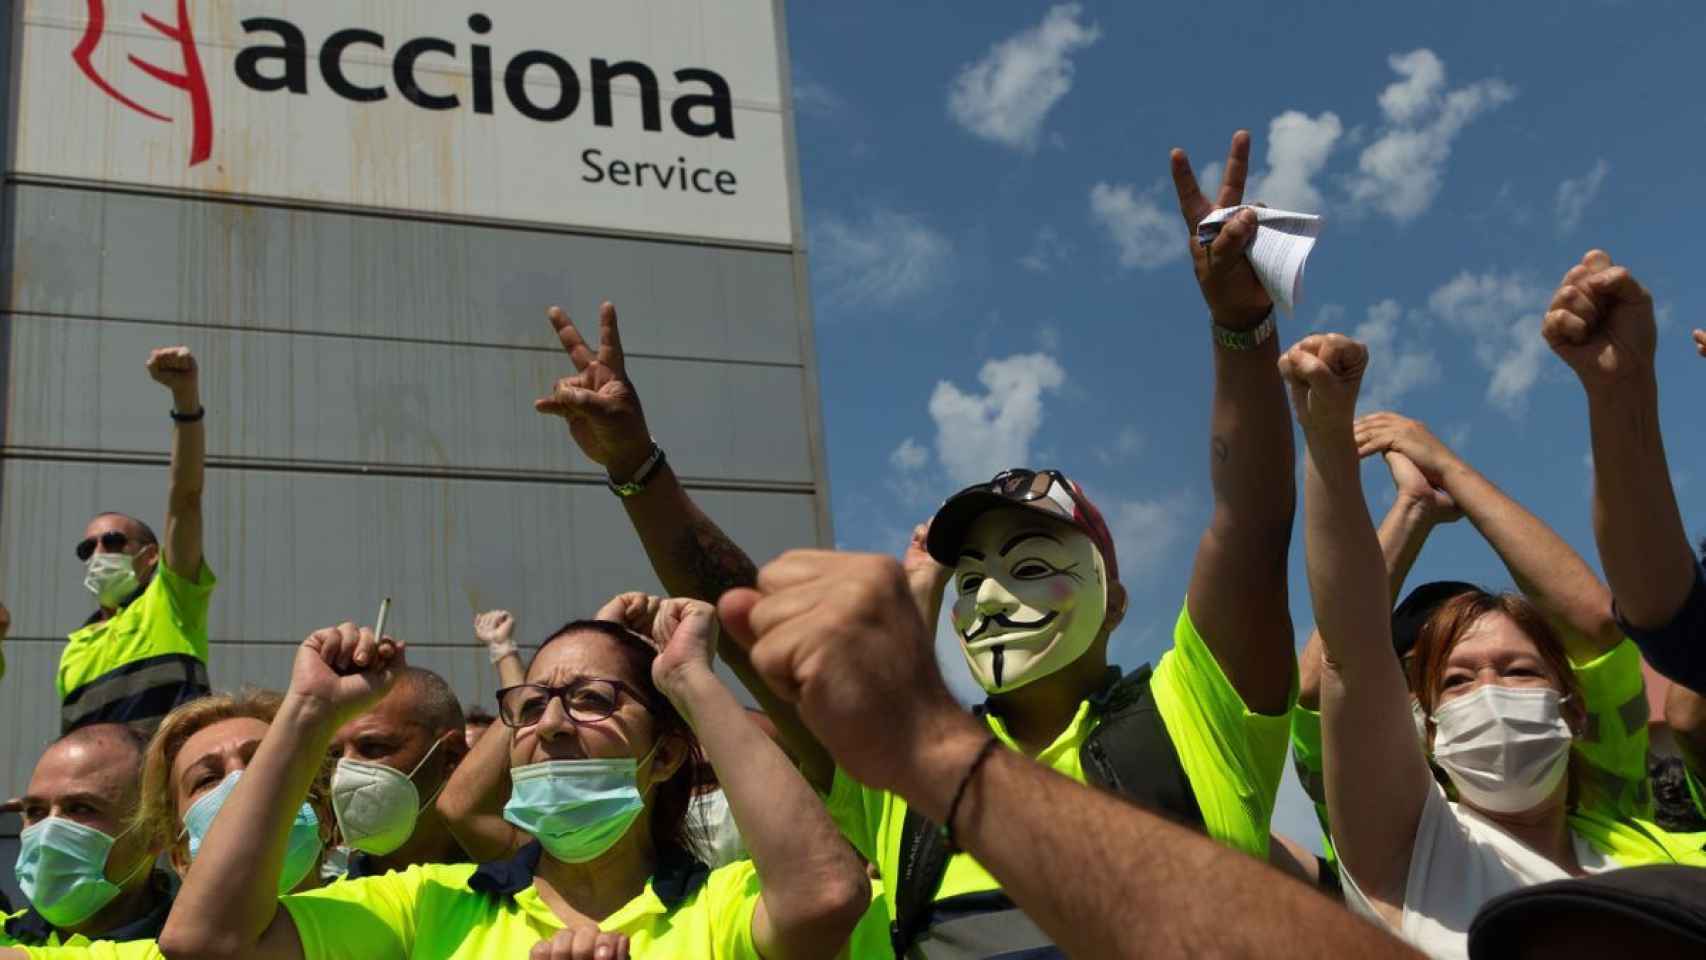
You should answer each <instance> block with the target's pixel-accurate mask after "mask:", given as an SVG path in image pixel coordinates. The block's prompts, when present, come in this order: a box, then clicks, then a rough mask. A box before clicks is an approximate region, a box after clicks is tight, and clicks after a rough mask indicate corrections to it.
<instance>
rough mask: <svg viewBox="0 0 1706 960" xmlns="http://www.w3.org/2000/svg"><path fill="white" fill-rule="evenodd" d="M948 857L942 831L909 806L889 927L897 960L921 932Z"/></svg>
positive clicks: (940, 882)
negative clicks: (891, 920)
mask: <svg viewBox="0 0 1706 960" xmlns="http://www.w3.org/2000/svg"><path fill="white" fill-rule="evenodd" d="M950 856H952V854H950V853H949V852H948V839H947V838H946V837H944V836H943V835H942V828H940V827H938V826H936V824H934V823H932V822H931V821H930V818H929V817H926V816H924V815H923V814H921V813H919V812H918V811H917V810H915V809H913V808H912V807H910V806H908V807H907V808H906V819H905V820H904V821H902V823H901V828H900V876H899V877H897V878H895V879H896V886H895V910H894V923H893V924H891V925H890V926H889V943H890V944H891V945H892V946H893V947H894V955H895V957H896V958H897V960H904V958H905V957H906V952H907V951H908V950H910V949H912V945H913V944H914V943H916V942H917V941H918V938H919V936H920V935H921V934H923V933H924V925H925V923H926V922H928V921H929V919H930V911H931V905H932V904H933V903H934V902H935V900H936V889H937V888H938V887H940V886H941V885H942V875H943V874H945V873H947V871H948V858H949V857H950Z"/></svg>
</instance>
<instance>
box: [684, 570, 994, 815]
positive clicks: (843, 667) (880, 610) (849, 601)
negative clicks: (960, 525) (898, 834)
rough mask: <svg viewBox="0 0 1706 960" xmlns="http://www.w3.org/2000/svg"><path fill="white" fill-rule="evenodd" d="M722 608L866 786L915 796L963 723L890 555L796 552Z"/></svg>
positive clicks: (761, 667)
mask: <svg viewBox="0 0 1706 960" xmlns="http://www.w3.org/2000/svg"><path fill="white" fill-rule="evenodd" d="M717 609H718V612H719V613H720V614H721V615H722V619H723V624H724V626H725V627H726V628H727V629H728V630H729V631H730V633H731V634H732V635H733V636H734V638H735V639H736V640H737V641H738V642H740V643H741V644H742V645H744V646H746V647H748V648H750V650H751V658H752V665H753V667H754V668H755V669H756V670H757V671H758V674H759V675H760V676H761V677H763V678H764V682H765V683H766V684H767V685H768V686H769V687H770V689H771V690H773V691H775V693H776V695H777V696H778V697H780V698H782V699H783V700H785V701H787V702H789V703H792V704H795V705H796V706H797V707H798V709H799V712H800V718H801V719H802V720H803V721H804V722H805V724H806V726H807V727H808V728H810V730H811V732H812V733H813V734H814V735H815V736H816V737H817V738H818V740H819V741H820V742H821V743H822V744H823V745H824V747H825V748H826V749H828V750H829V752H830V754H831V755H832V756H833V757H834V758H835V761H836V763H837V764H838V765H839V766H840V767H841V768H842V769H843V770H845V771H847V773H848V774H850V775H851V776H852V777H853V778H854V779H856V780H858V781H859V782H861V783H865V784H868V785H870V786H873V787H877V788H879V789H887V790H894V791H896V792H900V793H902V794H905V793H906V792H907V790H908V788H909V787H915V786H917V782H916V778H917V776H918V775H919V774H920V771H921V770H922V769H923V767H922V760H921V758H922V757H923V756H925V754H926V753H927V752H928V751H929V750H930V749H931V748H932V747H933V746H935V745H936V744H937V743H938V742H939V741H940V736H939V734H940V733H941V731H943V730H945V729H954V728H955V727H956V725H958V726H963V725H964V723H965V717H964V713H963V711H961V710H960V707H959V705H958V704H957V703H955V702H954V699H953V697H952V696H951V695H950V694H949V693H948V688H947V686H946V684H944V683H943V682H942V674H941V672H940V671H939V670H938V669H937V666H936V651H935V644H934V637H933V634H932V632H931V630H929V629H927V628H926V626H925V624H924V621H923V620H922V619H921V618H920V617H919V615H918V609H917V607H915V606H914V605H913V601H912V596H911V594H910V593H909V592H908V588H907V581H906V576H905V574H904V573H903V572H902V571H901V567H900V564H898V563H896V562H895V560H894V558H892V557H886V556H880V555H873V554H856V553H837V552H832V551H826V550H794V551H790V552H788V553H785V554H783V555H782V556H781V557H780V558H779V559H777V560H776V561H775V562H773V563H771V564H769V565H767V566H766V567H765V568H764V569H763V570H760V571H759V573H758V588H757V589H756V590H751V589H737V590H730V591H728V592H727V593H725V594H723V596H722V599H721V601H720V602H719V603H718V605H717Z"/></svg>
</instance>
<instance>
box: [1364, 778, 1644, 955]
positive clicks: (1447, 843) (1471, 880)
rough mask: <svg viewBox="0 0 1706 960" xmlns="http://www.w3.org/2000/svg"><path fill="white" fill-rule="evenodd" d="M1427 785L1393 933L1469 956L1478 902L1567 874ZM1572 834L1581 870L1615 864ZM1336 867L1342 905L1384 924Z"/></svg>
mask: <svg viewBox="0 0 1706 960" xmlns="http://www.w3.org/2000/svg"><path fill="white" fill-rule="evenodd" d="M1432 787H1433V789H1431V790H1430V791H1428V800H1427V804H1426V805H1425V806H1424V807H1422V816H1421V820H1420V821H1419V822H1418V823H1417V824H1416V845H1415V847H1414V848H1413V849H1412V850H1411V851H1410V875H1409V878H1408V879H1407V880H1406V883H1405V887H1404V912H1403V917H1402V919H1401V921H1400V923H1399V928H1398V929H1397V930H1394V931H1393V932H1394V933H1396V934H1397V935H1398V936H1400V937H1402V938H1403V939H1404V940H1405V941H1406V942H1408V943H1409V944H1410V945H1411V946H1414V947H1415V948H1416V949H1418V950H1420V951H1422V952H1423V953H1425V954H1427V955H1428V956H1430V957H1434V958H1436V960H1446V958H1450V960H1468V957H1469V923H1470V921H1472V920H1474V919H1475V914H1476V913H1477V912H1478V911H1479V910H1480V909H1481V907H1482V905H1483V904H1485V903H1486V902H1487V901H1488V900H1491V899H1493V898H1494V897H1496V896H1498V895H1500V894H1502V893H1509V892H1510V891H1512V890H1520V889H1522V888H1523V887H1528V886H1533V885H1534V884H1537V883H1545V882H1547V881H1549V880H1563V879H1566V878H1568V877H1569V874H1568V873H1566V872H1565V871H1564V870H1563V868H1561V867H1559V866H1558V865H1557V864H1554V863H1553V862H1552V861H1550V860H1548V859H1546V858H1545V857H1543V856H1541V855H1540V854H1538V853H1536V852H1535V851H1534V850H1533V848H1531V847H1529V846H1527V845H1525V844H1524V843H1522V841H1520V840H1517V839H1516V838H1515V837H1513V836H1511V835H1510V834H1508V833H1506V832H1505V831H1504V830H1502V829H1500V828H1499V827H1498V826H1496V825H1494V824H1493V822H1492V821H1490V820H1488V819H1486V818H1485V817H1482V816H1481V815H1480V814H1478V813H1476V812H1475V811H1473V810H1470V809H1469V808H1467V807H1461V806H1458V805H1457V804H1455V803H1452V802H1450V801H1449V800H1447V799H1446V798H1445V791H1444V790H1442V789H1440V786H1439V785H1438V784H1437V783H1436V784H1433V785H1432ZM1573 839H1574V840H1575V847H1576V862H1577V863H1578V864H1580V865H1581V868H1582V869H1583V870H1585V871H1587V872H1588V873H1601V872H1603V871H1606V870H1615V869H1617V864H1616V862H1614V861H1613V860H1612V859H1611V858H1610V857H1607V856H1605V855H1604V854H1601V853H1600V852H1599V851H1598V850H1595V849H1594V848H1593V846H1592V845H1591V844H1589V843H1588V842H1587V841H1586V840H1583V839H1582V838H1581V837H1580V836H1573ZM1339 866H1340V870H1339V877H1340V879H1341V881H1342V882H1343V886H1344V890H1345V903H1346V904H1347V905H1348V906H1349V907H1350V908H1351V909H1352V910H1354V911H1356V912H1357V913H1360V914H1362V915H1364V916H1366V917H1369V918H1371V919H1373V920H1374V921H1375V922H1376V923H1378V924H1380V925H1381V926H1388V925H1387V924H1386V922H1385V920H1384V919H1383V918H1382V917H1381V916H1380V914H1379V913H1377V912H1375V909H1374V905H1373V904H1372V903H1370V902H1369V899H1368V898H1367V897H1365V896H1364V895H1363V893H1362V890H1360V889H1359V888H1358V887H1357V884H1356V881H1355V879H1353V878H1352V877H1351V873H1350V870H1349V869H1348V868H1347V867H1346V866H1345V864H1344V862H1343V861H1341V862H1340V865H1339ZM1388 929H1390V927H1389V926H1388Z"/></svg>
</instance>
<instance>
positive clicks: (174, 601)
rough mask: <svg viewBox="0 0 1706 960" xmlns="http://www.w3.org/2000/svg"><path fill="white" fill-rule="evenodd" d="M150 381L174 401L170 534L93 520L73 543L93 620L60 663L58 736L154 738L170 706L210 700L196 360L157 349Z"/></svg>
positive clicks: (127, 520)
mask: <svg viewBox="0 0 1706 960" xmlns="http://www.w3.org/2000/svg"><path fill="white" fill-rule="evenodd" d="M148 374H149V376H151V377H153V378H154V380H155V382H157V383H159V384H160V385H161V386H163V387H165V388H166V389H167V390H168V391H170V392H171V395H172V406H171V410H170V411H169V412H170V423H171V425H172V460H171V466H170V468H169V471H168V479H167V486H166V527H165V532H166V536H165V539H164V541H162V540H161V539H160V538H158V537H156V536H155V535H154V531H153V530H152V529H150V528H149V526H148V524H146V523H143V522H142V521H141V520H139V519H137V518H136V517H133V516H129V515H127V514H123V513H114V512H105V513H98V514H96V515H95V518H94V519H93V520H90V521H89V523H88V525H87V526H86V527H84V528H83V536H82V538H81V539H79V540H78V541H77V542H76V544H75V545H74V552H75V553H76V556H77V561H78V562H79V563H81V564H83V565H84V569H83V577H82V580H83V586H84V587H86V588H87V589H88V590H89V592H90V593H92V594H94V600H95V604H96V608H95V612H94V613H93V614H90V616H89V618H88V619H87V620H85V621H84V622H83V626H82V627H80V628H78V629H77V630H76V631H74V632H73V633H72V634H71V636H70V637H69V638H68V639H67V641H66V644H65V650H64V652H62V653H61V654H60V657H59V675H58V687H59V700H60V715H59V731H60V732H61V733H69V732H71V731H72V730H75V729H77V728H78V727H81V726H86V725H88V724H92V723H123V724H128V725H129V726H130V727H131V729H133V730H135V731H136V732H137V733H139V734H141V735H142V736H143V737H147V736H150V735H152V734H153V732H154V729H155V728H156V727H158V726H159V725H160V721H161V720H162V719H163V718H164V717H165V716H166V714H168V713H170V712H171V711H172V708H173V707H175V706H177V705H178V704H180V703H183V702H184V701H186V700H191V699H194V698H196V697H200V696H204V695H206V694H207V693H208V689H209V688H208V679H207V610H208V604H209V603H210V602H211V600H212V597H213V585H214V578H213V571H212V570H210V569H208V566H207V561H206V559H205V557H204V556H203V553H202V509H201V496H202V487H203V482H204V476H205V473H206V459H207V458H206V446H207V438H206V432H205V430H204V428H203V426H202V417H203V415H204V411H203V409H202V405H201V387H200V377H199V371H198V368H197V366H196V360H195V356H194V355H193V354H191V353H190V350H189V348H188V347H166V348H164V349H161V350H155V351H154V352H153V353H152V354H151V355H150V356H149V358H148Z"/></svg>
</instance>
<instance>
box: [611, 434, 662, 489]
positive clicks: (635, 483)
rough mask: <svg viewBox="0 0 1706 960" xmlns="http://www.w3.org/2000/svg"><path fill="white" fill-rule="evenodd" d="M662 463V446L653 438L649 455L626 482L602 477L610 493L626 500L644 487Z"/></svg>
mask: <svg viewBox="0 0 1706 960" xmlns="http://www.w3.org/2000/svg"><path fill="white" fill-rule="evenodd" d="M664 463H665V460H664V455H663V448H662V447H660V446H658V444H657V441H656V440H653V441H652V453H651V456H649V457H647V458H646V460H645V462H644V463H642V464H640V469H638V470H635V471H634V475H633V476H632V477H630V478H629V479H628V482H627V483H617V482H616V481H614V480H612V479H610V478H609V477H606V478H604V483H605V486H608V487H609V488H610V492H611V493H614V494H616V495H617V496H618V497H621V498H622V499H624V500H626V499H627V498H629V497H631V496H634V495H635V494H637V493H639V492H640V491H642V490H644V489H646V484H648V483H650V482H651V480H652V477H654V476H656V475H657V472H658V468H659V467H661V466H663V465H664Z"/></svg>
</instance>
